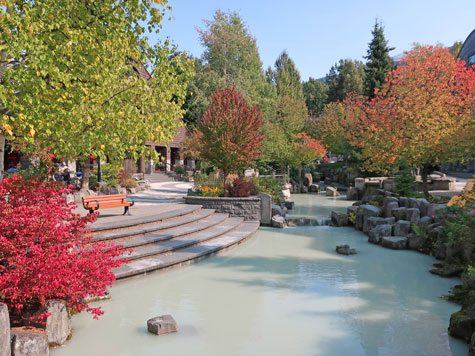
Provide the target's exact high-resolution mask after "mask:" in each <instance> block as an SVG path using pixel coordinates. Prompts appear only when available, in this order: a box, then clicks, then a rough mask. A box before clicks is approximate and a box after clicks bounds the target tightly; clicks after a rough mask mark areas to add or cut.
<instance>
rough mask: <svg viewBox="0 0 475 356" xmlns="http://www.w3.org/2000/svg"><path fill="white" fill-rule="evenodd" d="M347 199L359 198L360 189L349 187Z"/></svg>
mask: <svg viewBox="0 0 475 356" xmlns="http://www.w3.org/2000/svg"><path fill="white" fill-rule="evenodd" d="M346 200H358V189H356V188H355V187H349V188H348V190H347V191H346Z"/></svg>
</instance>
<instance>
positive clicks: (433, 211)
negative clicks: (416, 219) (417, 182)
mask: <svg viewBox="0 0 475 356" xmlns="http://www.w3.org/2000/svg"><path fill="white" fill-rule="evenodd" d="M444 208H445V204H430V205H429V209H428V210H427V215H428V216H430V217H432V218H434V217H435V216H436V215H437V211H438V210H440V209H444Z"/></svg>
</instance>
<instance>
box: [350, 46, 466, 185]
mask: <svg viewBox="0 0 475 356" xmlns="http://www.w3.org/2000/svg"><path fill="white" fill-rule="evenodd" d="M375 93H376V97H375V98H374V99H372V100H371V101H370V102H369V103H367V104H366V105H364V108H363V109H364V110H363V112H362V115H360V120H359V123H358V128H357V129H356V130H355V134H354V135H353V139H352V140H351V143H352V144H354V145H355V146H357V147H359V148H361V154H362V157H363V158H364V159H365V160H366V167H367V168H368V169H370V170H372V171H382V172H384V171H389V170H390V169H391V167H392V165H393V164H397V163H400V162H401V161H405V162H407V164H408V165H409V166H410V167H413V168H421V170H422V178H423V182H424V188H425V189H424V191H425V192H426V194H427V184H426V181H427V173H428V169H429V167H430V166H431V165H437V164H440V163H443V162H453V161H464V160H467V159H470V158H471V157H472V154H473V152H474V151H475V119H474V111H473V110H474V103H475V71H474V70H473V69H472V68H467V67H465V62H463V61H460V60H455V59H454V57H453V55H452V54H451V53H450V52H449V50H448V49H447V48H440V47H433V46H425V47H420V46H419V47H415V48H414V49H413V50H412V51H410V52H409V53H407V55H406V56H405V57H404V58H403V59H402V60H401V62H400V65H399V66H398V67H397V68H396V69H395V70H393V71H392V72H391V73H389V75H388V77H387V79H386V84H385V85H384V87H383V88H382V89H381V90H380V91H378V90H377V91H376V92H375ZM360 106H361V105H360Z"/></svg>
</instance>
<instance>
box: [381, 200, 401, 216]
mask: <svg viewBox="0 0 475 356" xmlns="http://www.w3.org/2000/svg"><path fill="white" fill-rule="evenodd" d="M398 208H399V204H398V203H397V202H390V203H388V204H387V205H385V207H384V216H386V217H391V216H393V211H394V209H398Z"/></svg>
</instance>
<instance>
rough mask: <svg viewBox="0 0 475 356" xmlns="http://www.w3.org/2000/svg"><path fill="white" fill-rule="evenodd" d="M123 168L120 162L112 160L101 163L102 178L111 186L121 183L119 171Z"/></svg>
mask: <svg viewBox="0 0 475 356" xmlns="http://www.w3.org/2000/svg"><path fill="white" fill-rule="evenodd" d="M121 170H122V164H121V163H120V162H110V163H106V164H103V165H101V178H102V181H103V182H106V183H107V184H108V185H109V186H111V185H116V184H119V173H120V171H121Z"/></svg>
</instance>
